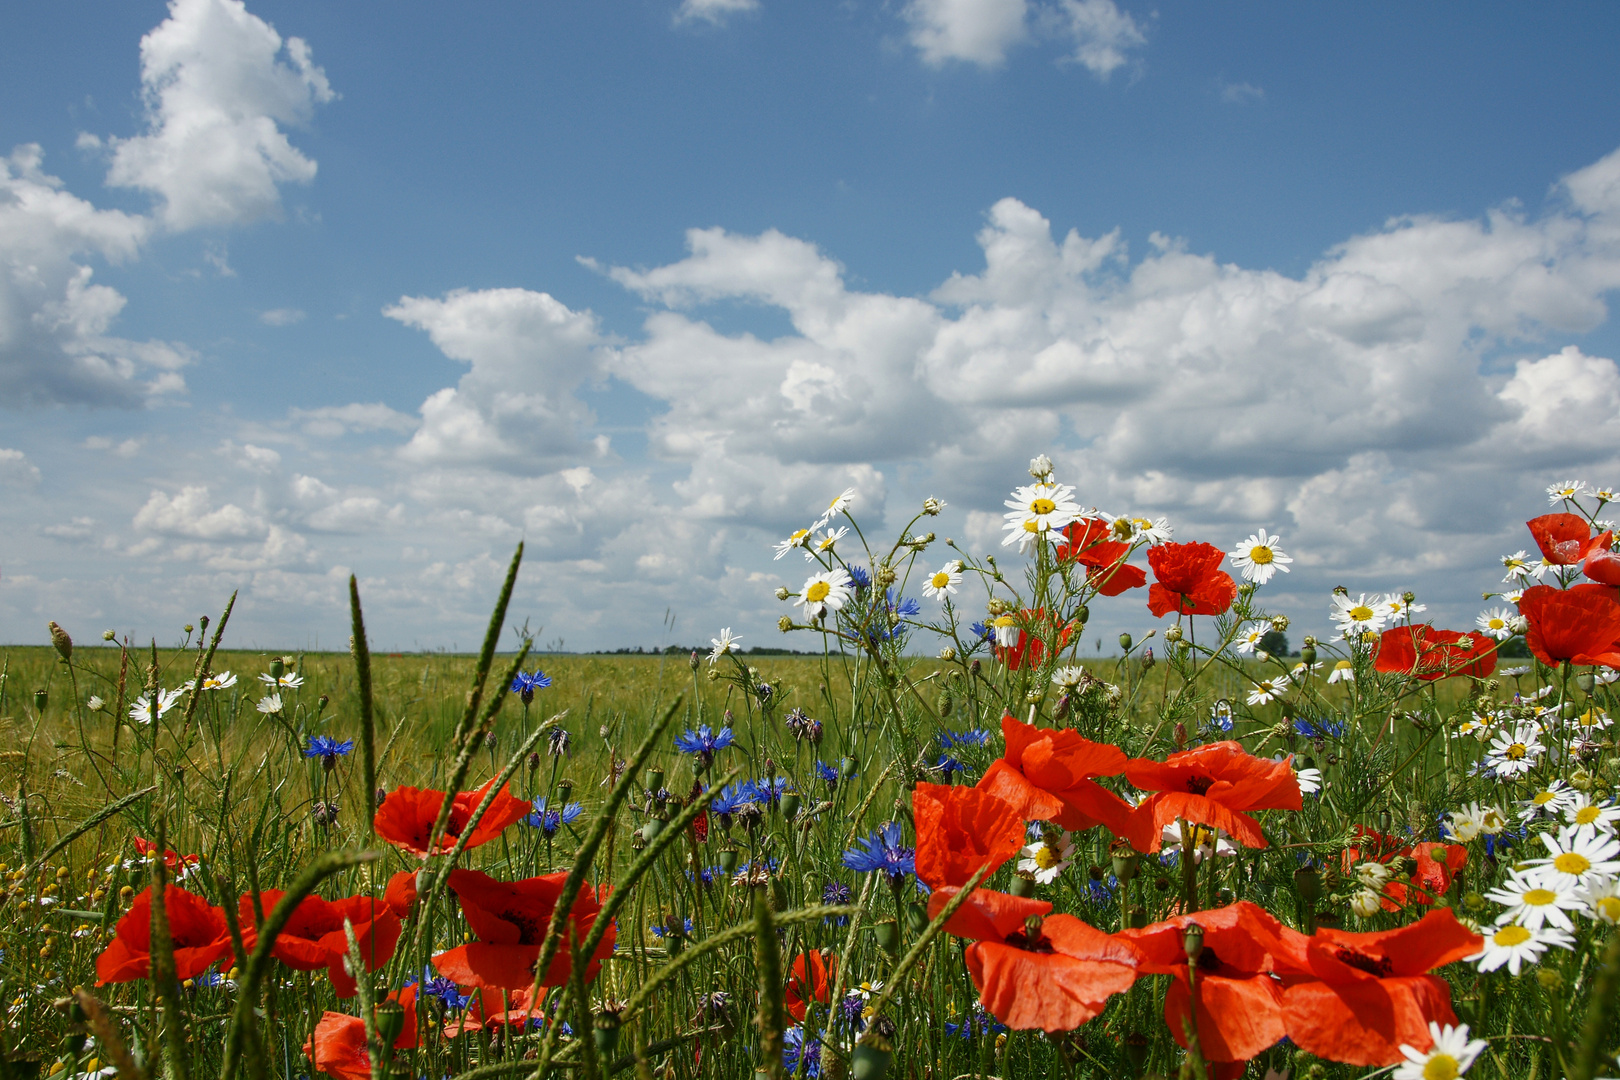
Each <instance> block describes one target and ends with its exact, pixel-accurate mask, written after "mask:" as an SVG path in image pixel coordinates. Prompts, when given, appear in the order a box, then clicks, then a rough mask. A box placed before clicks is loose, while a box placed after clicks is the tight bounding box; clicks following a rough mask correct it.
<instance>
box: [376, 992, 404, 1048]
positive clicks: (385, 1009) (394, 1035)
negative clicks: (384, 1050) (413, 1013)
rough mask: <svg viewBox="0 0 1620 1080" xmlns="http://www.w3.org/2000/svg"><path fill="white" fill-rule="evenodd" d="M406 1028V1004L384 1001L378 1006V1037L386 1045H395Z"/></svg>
mask: <svg viewBox="0 0 1620 1080" xmlns="http://www.w3.org/2000/svg"><path fill="white" fill-rule="evenodd" d="M404 1030H405V1006H403V1005H401V1004H400V1003H399V1002H397V1001H384V1002H382V1003H381V1004H379V1005H378V1006H377V1038H378V1039H379V1040H380V1041H381V1042H382V1044H383V1045H384V1046H389V1047H391V1046H393V1045H394V1042H395V1040H397V1039H398V1038H399V1034H400V1032H402V1031H404Z"/></svg>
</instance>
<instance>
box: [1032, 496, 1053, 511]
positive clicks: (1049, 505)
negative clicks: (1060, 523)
mask: <svg viewBox="0 0 1620 1080" xmlns="http://www.w3.org/2000/svg"><path fill="white" fill-rule="evenodd" d="M1056 509H1057V503H1055V502H1053V501H1052V500H1051V499H1036V500H1034V501H1033V502H1031V503H1030V504H1029V512H1030V513H1032V514H1050V513H1051V512H1052V511H1054V510H1056Z"/></svg>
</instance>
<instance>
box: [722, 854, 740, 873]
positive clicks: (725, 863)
mask: <svg viewBox="0 0 1620 1080" xmlns="http://www.w3.org/2000/svg"><path fill="white" fill-rule="evenodd" d="M720 869H721V870H722V871H724V872H725V873H728V874H734V873H736V872H737V849H736V848H734V847H723V848H721V849H720Z"/></svg>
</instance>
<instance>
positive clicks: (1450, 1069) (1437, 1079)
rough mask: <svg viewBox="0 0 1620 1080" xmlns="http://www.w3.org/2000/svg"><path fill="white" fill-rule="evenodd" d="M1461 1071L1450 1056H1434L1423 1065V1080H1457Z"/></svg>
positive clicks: (1455, 1060) (1454, 1059)
mask: <svg viewBox="0 0 1620 1080" xmlns="http://www.w3.org/2000/svg"><path fill="white" fill-rule="evenodd" d="M1461 1075H1462V1070H1461V1069H1460V1068H1458V1066H1457V1059H1456V1058H1454V1057H1452V1056H1451V1055H1450V1054H1436V1055H1434V1057H1432V1058H1430V1059H1429V1060H1428V1061H1425V1062H1424V1063H1423V1080H1457V1077H1459V1076H1461Z"/></svg>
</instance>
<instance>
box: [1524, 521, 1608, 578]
mask: <svg viewBox="0 0 1620 1080" xmlns="http://www.w3.org/2000/svg"><path fill="white" fill-rule="evenodd" d="M1525 524H1526V525H1528V526H1529V527H1530V535H1531V536H1533V537H1535V538H1536V546H1537V547H1539V548H1540V549H1541V555H1542V557H1543V558H1544V559H1546V560H1547V561H1548V562H1550V563H1552V564H1553V565H1554V566H1574V565H1575V564H1576V563H1578V562H1580V561H1581V560H1582V559H1584V558H1586V556H1587V555H1588V554H1589V553H1590V552H1591V551H1592V549H1593V548H1594V547H1597V546H1598V544H1599V543H1600V542H1601V540H1602V536H1603V535H1608V534H1601V535H1600V536H1593V535H1592V527H1591V526H1590V525H1588V524H1587V522H1586V519H1585V518H1583V517H1581V515H1579V514H1543V515H1541V516H1540V517H1538V518H1532V519H1531V520H1529V521H1527V522H1525ZM1603 546H1604V547H1607V546H1608V545H1607V544H1604V545H1603Z"/></svg>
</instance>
